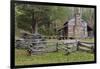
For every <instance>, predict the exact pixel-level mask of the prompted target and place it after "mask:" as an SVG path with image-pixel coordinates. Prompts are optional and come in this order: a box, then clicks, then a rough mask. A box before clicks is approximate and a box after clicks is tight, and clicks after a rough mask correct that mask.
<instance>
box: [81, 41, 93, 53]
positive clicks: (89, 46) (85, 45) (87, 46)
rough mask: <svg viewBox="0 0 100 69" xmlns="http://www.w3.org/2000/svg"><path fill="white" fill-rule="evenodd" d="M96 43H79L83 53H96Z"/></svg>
mask: <svg viewBox="0 0 100 69" xmlns="http://www.w3.org/2000/svg"><path fill="white" fill-rule="evenodd" d="M94 48H95V44H94V42H79V49H80V50H81V51H87V52H92V53H93V52H94Z"/></svg>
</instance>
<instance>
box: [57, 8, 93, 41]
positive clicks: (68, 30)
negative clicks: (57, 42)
mask: <svg viewBox="0 0 100 69" xmlns="http://www.w3.org/2000/svg"><path fill="white" fill-rule="evenodd" d="M79 9H80V8H77V9H76V11H75V16H74V17H73V18H71V19H70V20H69V21H67V22H65V23H64V24H63V27H62V28H60V29H59V30H58V36H59V37H60V38H71V39H73V38H87V37H89V36H92V35H93V28H92V27H91V26H89V24H88V23H87V22H86V21H84V20H83V19H82V18H81V14H80V10H79Z"/></svg>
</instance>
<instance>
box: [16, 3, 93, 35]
mask: <svg viewBox="0 0 100 69" xmlns="http://www.w3.org/2000/svg"><path fill="white" fill-rule="evenodd" d="M73 9H74V7H64V6H47V5H46V6H45V5H29V4H15V23H16V30H17V29H22V30H25V31H29V32H30V33H31V32H32V23H37V25H38V26H37V28H38V32H39V33H41V34H43V35H46V36H48V35H56V34H57V30H58V29H60V28H61V27H62V26H63V24H64V23H65V22H66V21H68V20H69V19H70V18H72V16H74V15H72V14H73V13H74V11H72V10H73ZM83 10H84V8H83ZM90 10H91V9H90ZM90 10H88V9H86V8H85V11H83V12H82V18H83V19H84V20H86V21H89V19H90V16H93V13H94V12H93V10H92V12H91V13H90ZM91 14H92V15H91ZM17 32H18V31H17Z"/></svg>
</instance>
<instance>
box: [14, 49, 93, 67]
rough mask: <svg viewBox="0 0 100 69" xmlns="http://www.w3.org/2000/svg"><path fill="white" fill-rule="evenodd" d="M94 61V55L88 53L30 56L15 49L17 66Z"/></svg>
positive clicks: (56, 53) (61, 52)
mask: <svg viewBox="0 0 100 69" xmlns="http://www.w3.org/2000/svg"><path fill="white" fill-rule="evenodd" d="M93 60H94V54H91V53H87V52H80V51H77V52H74V53H71V54H69V55H64V52H63V51H59V52H52V53H46V54H43V55H32V56H28V55H27V52H26V50H24V49H15V64H16V65H34V64H49V63H68V62H84V61H93Z"/></svg>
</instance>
